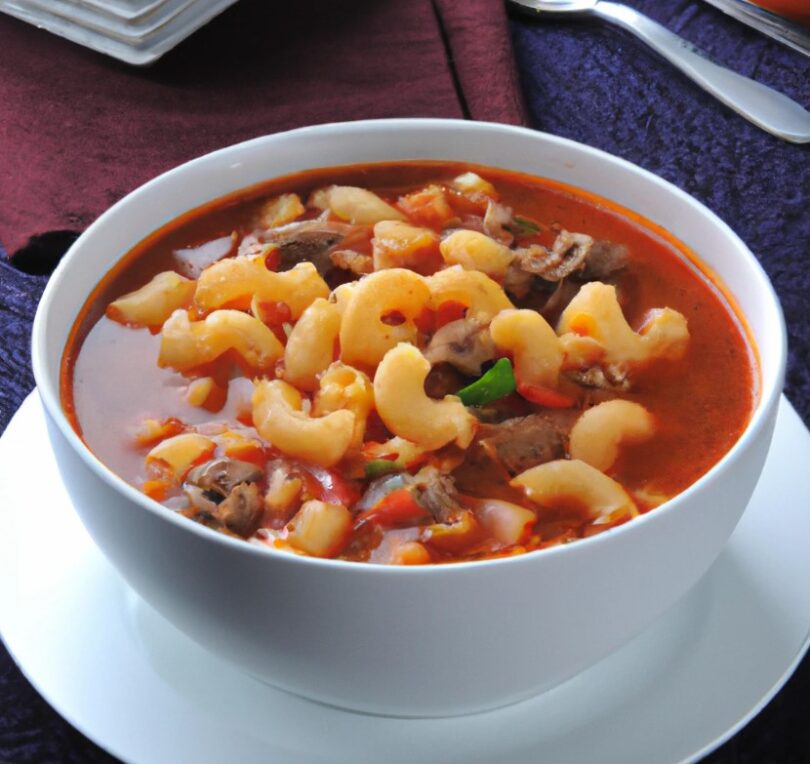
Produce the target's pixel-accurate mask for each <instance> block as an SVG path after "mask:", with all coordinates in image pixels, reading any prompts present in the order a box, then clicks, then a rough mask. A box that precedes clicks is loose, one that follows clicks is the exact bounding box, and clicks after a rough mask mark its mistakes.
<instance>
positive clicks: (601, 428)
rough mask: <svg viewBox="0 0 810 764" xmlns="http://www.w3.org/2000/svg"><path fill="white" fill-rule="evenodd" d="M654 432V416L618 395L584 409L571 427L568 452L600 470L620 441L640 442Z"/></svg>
mask: <svg viewBox="0 0 810 764" xmlns="http://www.w3.org/2000/svg"><path fill="white" fill-rule="evenodd" d="M654 434H655V417H653V415H652V414H650V412H649V411H647V409H645V408H644V406H642V405H641V404H639V403H634V402H633V401H626V400H622V399H620V398H617V399H615V400H612V401H604V402H603V403H600V404H598V405H596V406H594V407H593V408H590V409H588V410H587V411H584V412H583V413H582V414H581V415H580V417H579V419H577V421H576V423H575V424H574V426H573V427H572V428H571V435H570V440H569V449H568V450H569V453H570V454H571V458H572V459H580V460H581V461H583V462H586V463H587V464H590V465H591V466H592V467H595V468H596V469H598V470H601V471H602V472H605V471H607V470H609V469H610V468H611V467H612V466H613V463H614V462H615V461H616V457H617V456H618V455H619V446H620V445H621V444H622V443H640V442H642V441H645V440H648V439H649V438H651V437H652V436H653V435H654Z"/></svg>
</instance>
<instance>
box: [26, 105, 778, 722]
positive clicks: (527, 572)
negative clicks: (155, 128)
mask: <svg viewBox="0 0 810 764" xmlns="http://www.w3.org/2000/svg"><path fill="white" fill-rule="evenodd" d="M416 158H419V159H445V160H460V161H469V162H474V163H476V164H482V165H491V166H495V167H503V168H508V169H514V170H520V171H522V172H527V173H531V174H533V175H539V176H545V177H549V178H554V179H557V180H561V181H564V182H566V183H570V184H573V185H575V186H579V187H581V188H584V189H587V190H588V191H591V192H594V193H596V194H599V195H602V196H604V197H607V198H609V199H612V200H613V201H615V202H618V203H619V204H621V205H624V206H625V207H627V208H629V209H631V210H635V211H636V212H638V213H640V214H641V215H643V216H645V217H646V218H648V219H650V220H651V221H653V222H655V223H657V224H659V225H661V226H663V227H664V228H666V229H667V230H669V231H670V232H672V233H673V234H674V235H675V236H677V237H678V238H680V239H681V241H683V242H684V243H685V244H686V245H687V246H689V247H690V248H692V249H693V250H694V251H695V252H696V253H699V255H700V256H701V257H702V258H703V259H704V260H705V262H706V263H707V264H708V265H709V266H710V268H711V269H712V270H714V271H715V272H716V273H717V274H718V275H719V276H720V278H721V279H722V280H723V281H724V282H725V284H726V285H727V287H728V288H729V290H730V291H731V293H732V294H733V295H734V296H735V297H736V300H737V301H738V303H739V306H740V308H741V310H742V312H743V313H744V315H745V316H746V319H747V321H748V324H749V326H750V330H751V332H752V334H753V337H754V339H755V342H756V345H757V348H758V353H759V357H760V362H761V370H762V390H761V400H760V402H759V405H758V407H757V409H756V412H755V414H754V416H753V418H752V420H751V422H750V424H749V426H748V428H747V429H746V431H745V433H744V435H743V436H742V437H741V438H740V440H739V441H738V442H737V444H736V445H735V446H734V447H733V448H732V449H731V451H730V452H729V453H728V454H727V455H726V456H725V457H724V458H723V459H722V460H721V461H720V463H718V464H717V465H716V466H715V467H714V468H713V469H712V470H711V471H710V472H709V473H708V474H706V475H705V476H704V477H703V478H701V479H700V480H698V481H697V483H695V484H694V485H692V486H691V487H690V488H689V489H688V490H686V491H685V492H684V493H682V494H681V495H679V496H678V497H677V498H675V499H674V500H673V501H671V502H669V503H668V504H666V505H665V506H663V507H661V508H659V509H656V510H655V511H653V512H651V513H649V514H647V515H645V516H643V517H641V518H639V519H636V520H634V521H633V522H631V523H628V524H627V525H624V526H622V527H620V528H618V529H615V530H613V531H611V532H609V533H605V534H602V535H598V536H595V537H592V538H590V539H586V540H582V541H580V542H578V543H575V544H572V545H568V546H562V547H557V548H552V549H549V550H545V551H541V552H533V553H529V554H525V555H521V556H517V557H511V558H507V559H496V560H489V561H483V562H474V563H459V564H454V565H444V566H424V567H396V566H391V567H384V566H375V565H367V564H358V563H347V562H342V561H336V560H320V559H313V558H306V557H300V556H297V555H291V554H286V553H283V552H276V551H272V550H265V549H261V548H258V547H255V546H252V545H248V544H246V543H244V542H242V541H238V540H234V539H231V538H227V537H225V536H223V535H220V534H218V533H215V532H213V531H210V530H208V529H206V528H204V527H202V526H200V525H197V524H195V523H191V522H189V521H188V520H185V519H184V518H182V517H179V516H177V515H175V514H173V513H172V512H170V511H169V510H167V509H165V508H163V507H162V506H160V505H159V504H157V503H154V502H152V501H151V500H150V499H148V498H147V497H146V496H144V495H143V494H141V493H140V492H138V491H137V490H135V489H134V488H132V487H131V486H129V485H127V484H126V483H125V482H124V481H123V480H121V479H119V478H118V477H117V476H116V475H114V474H113V473H112V472H110V470H109V469H107V468H106V467H105V466H104V465H103V464H102V463H101V462H99V461H98V459H96V458H95V457H94V456H93V455H92V454H91V453H90V452H89V451H88V449H87V448H85V446H84V445H83V444H82V442H81V441H80V440H79V438H78V437H77V436H76V433H75V432H74V431H73V429H72V428H71V426H70V424H69V423H68V421H67V419H66V418H65V415H64V414H63V412H62V409H61V406H60V403H59V366H60V360H61V357H62V352H63V350H64V347H65V342H66V340H67V337H68V332H69V330H70V327H71V324H72V323H73V321H74V318H75V317H76V315H77V313H78V311H79V309H80V308H81V306H82V303H83V302H84V300H85V298H86V296H87V295H88V294H89V293H90V291H91V290H92V289H93V287H94V286H95V285H96V283H97V282H98V281H99V280H100V278H101V277H102V276H103V275H104V274H105V273H106V272H107V270H108V269H109V268H110V267H111V266H112V265H113V264H114V263H115V262H116V261H117V260H118V259H119V258H120V257H121V256H122V255H123V254H124V253H126V252H127V251H128V250H129V249H130V248H131V247H132V246H134V245H135V244H137V243H138V242H139V241H141V239H143V238H144V237H145V236H146V235H147V234H148V233H150V232H151V231H153V230H154V229H156V228H159V227H160V226H162V225H163V224H164V223H166V222H168V221H170V220H172V219H173V218H175V217H176V216H177V215H179V214H180V213H183V212H186V211H187V210H189V209H192V208H194V207H197V206H199V205H201V204H203V203H205V202H208V201H209V200H211V199H215V198H217V197H221V196H223V195H225V194H228V193H230V192H232V191H235V190H238V189H240V188H243V187H245V186H250V185H252V184H255V183H258V182H260V181H263V180H266V179H270V178H273V177H275V176H279V175H285V174H288V173H292V172H296V171H299V170H306V169H309V168H315V167H321V166H330V165H340V164H352V163H359V162H374V161H385V160H397V159H416ZM33 363H34V373H35V376H36V380H37V385H38V387H39V392H40V395H41V396H42V400H43V401H44V404H45V408H46V410H47V418H48V424H49V431H50V436H51V440H52V444H53V448H54V450H55V452H56V456H57V459H58V462H59V465H60V468H61V470H62V474H63V476H64V480H65V483H66V485H67V487H68V489H69V491H70V494H71V496H72V498H73V501H74V503H75V506H76V510H77V511H78V513H79V515H80V516H81V518H82V521H83V522H84V524H85V525H86V527H87V529H88V530H89V531H90V533H91V535H92V537H93V538H94V539H95V541H96V543H97V544H98V545H99V547H100V548H101V549H102V550H103V551H104V553H105V554H106V555H107V557H108V558H109V559H110V560H111V561H112V563H113V564H114V565H115V566H116V567H117V568H118V570H119V571H120V572H121V573H122V575H123V576H124V578H125V579H126V580H127V581H128V582H129V584H130V585H131V586H132V587H133V588H134V589H135V591H137V592H138V593H139V594H140V595H141V596H142V597H143V598H144V599H145V600H146V601H147V602H149V603H150V604H151V605H152V606H153V607H155V608H156V609H157V610H158V611H159V612H160V613H162V614H163V615H164V616H165V617H166V618H168V619H169V620H170V621H171V622H172V623H174V624H175V625H176V626H178V627H179V628H180V629H181V630H182V631H184V632H185V633H187V634H188V635H190V636H191V637H192V638H194V639H195V640H196V641H197V642H199V643H200V644H202V645H204V646H205V647H207V648H209V649H210V650H211V651H213V652H215V653H217V654H219V655H221V656H224V657H227V658H229V659H230V660H232V661H233V662H234V663H235V664H237V665H239V666H240V667H242V668H243V669H244V670H245V671H247V672H250V673H251V674H253V675H255V676H257V677H259V678H261V679H263V680H265V681H267V682H269V683H271V684H273V685H276V686H277V687H280V688H283V689H287V690H290V691H292V692H294V693H298V694H301V695H304V696H307V697H310V698H314V699H317V700H320V701H323V702H325V703H329V704H335V705H338V706H345V707H349V708H353V709H357V710H362V711H368V712H372V713H382V714H396V715H407V716H438V715H449V714H460V713H466V712H473V711H479V710H483V709H487V708H492V707H496V706H499V705H503V704H506V703H511V702H513V701H517V700H520V699H522V698H525V697H528V696H530V695H532V694H535V693H537V692H539V691H542V690H544V689H547V688H550V687H552V686H553V685H555V684H558V683H560V682H562V681H563V680H565V679H566V678H568V677H571V676H573V675H574V674H576V673H577V672H579V671H581V670H583V669H585V668H586V667H588V666H589V665H591V664H593V663H594V662H596V661H598V660H599V659H600V658H602V657H603V656H605V655H607V654H608V653H610V652H611V651H613V650H614V649H616V648H617V647H619V646H620V645H622V644H623V643H625V642H627V641H628V640H629V639H630V638H631V637H633V636H634V635H635V634H637V633H638V632H639V631H641V630H642V629H643V628H644V627H645V626H647V625H648V624H650V623H651V622H652V621H653V620H654V619H655V618H656V617H657V616H658V615H660V614H661V613H662V612H663V611H665V610H666V609H667V608H669V607H670V606H671V605H672V604H673V603H674V602H675V601H676V600H677V599H679V598H680V597H681V596H682V595H683V594H684V593H685V592H686V591H687V590H688V589H689V588H690V587H691V586H692V585H693V584H694V583H695V582H696V581H697V580H698V579H699V578H700V576H701V575H703V573H704V572H705V571H706V569H707V568H708V567H709V566H710V565H711V563H712V561H713V560H714V559H715V558H716V556H717V555H718V553H719V552H720V549H721V548H722V546H723V544H724V543H725V541H726V540H727V538H728V537H729V535H730V534H731V531H732V530H733V528H734V526H735V525H736V523H737V521H738V520H739V518H740V516H741V514H742V512H743V510H744V508H745V506H746V504H747V502H748V499H749V497H750V495H751V493H752V491H753V489H754V485H755V484H756V482H757V479H758V477H759V474H760V471H761V468H762V465H763V462H764V460H765V456H766V452H767V450H768V446H769V444H770V440H771V434H772V431H773V427H774V422H775V416H776V409H777V404H778V399H779V393H780V389H781V384H782V378H783V372H784V363H785V332H784V326H783V321H782V316H781V311H780V309H779V305H778V302H777V299H776V297H775V295H774V293H773V290H772V288H771V286H770V284H769V282H768V280H767V278H766V276H765V274H764V273H763V271H762V269H761V268H760V266H759V265H758V263H757V262H756V260H755V259H754V257H753V256H752V255H751V253H750V252H749V251H748V249H747V248H746V247H745V245H744V244H743V243H742V242H741V241H740V239H739V238H737V236H736V235H735V234H734V233H733V232H732V231H731V230H730V229H729V228H728V227H727V226H726V225H725V224H724V223H722V222H721V221H720V220H719V219H718V218H717V217H716V216H715V215H713V214H712V213H711V212H709V211H708V210H706V209H705V208H704V207H702V206H701V205H700V204H698V203H697V202H696V201H695V200H693V199H692V198H691V197H689V196H688V195H686V194H684V193H683V192H681V191H679V190H678V189H677V188H675V187H673V186H671V185H670V184H668V183H666V182H664V181H663V180H661V179H659V178H657V177H655V176H654V175H651V174H650V173H648V172H645V171H644V170H641V169H639V168H638V167H635V166H634V165H631V164H629V163H627V162H625V161H622V160H620V159H617V158H615V157H612V156H609V155H608V154H604V153H602V152H600V151H596V150H594V149H592V148H588V147H586V146H582V145H579V144H576V143H573V142H571V141H567V140H564V139H562V138H556V137H553V136H549V135H544V134H542V133H538V132H534V131H531V130H525V129H520V128H514V127H507V126H503V125H495V124H482V123H475V122H461V121H444V120H385V121H373V122H372V121H369V122H355V123H345V124H335V125H325V126H320V127H312V128H304V129H301V130H295V131H292V132H288V133H282V134H279V135H271V136H267V137H264V138H258V139H256V140H252V141H248V142H247V143H242V144H240V145H237V146H232V147H229V148H226V149H223V150H221V151H217V152H214V153H213V154H209V155H207V156H204V157H201V158H200V159H197V160H194V161H193V162H189V163H188V164H186V165H183V166H182V167H179V168H177V169H174V170H172V171H170V172H168V173H166V174H165V175H162V176H160V177H159V178H157V179H155V180H153V181H151V182H150V183H147V184H146V185H145V186H143V187H142V188H140V189H138V190H137V191H135V192H133V193H132V194H130V195H129V196H127V197H126V198H125V199H123V200H122V201H120V202H119V203H118V204H116V205H115V206H114V207H112V208H111V209H110V210H109V211H107V212H106V213H105V214H104V215H102V216H101V217H100V218H99V219H98V220H97V221H96V222H95V223H94V224H93V225H92V226H91V227H90V228H89V229H88V230H87V231H86V233H84V234H83V235H82V236H81V237H80V238H79V239H78V241H77V242H76V243H75V244H74V245H73V247H72V248H71V250H70V252H69V253H68V254H67V255H66V256H65V258H64V260H63V261H62V263H61V264H60V266H59V268H58V269H57V271H56V272H55V273H54V275H53V276H52V278H51V280H50V283H49V284H48V287H47V289H46V290H45V294H44V295H43V298H42V302H41V304H40V307H39V311H38V313H37V316H36V321H35V324H34V334H33ZM99 628H104V626H103V624H99ZM223 702H226V703H227V699H226V698H225V699H223Z"/></svg>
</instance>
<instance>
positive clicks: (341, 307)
mask: <svg viewBox="0 0 810 764" xmlns="http://www.w3.org/2000/svg"><path fill="white" fill-rule="evenodd" d="M359 284H360V281H347V282H346V283H345V284H339V285H338V286H336V287H335V288H334V289H333V290H332V293H331V294H330V295H329V302H330V303H331V304H332V305H334V306H335V307H336V308H337V309H338V311H339V313H340V315H341V316H342V315H343V314H344V313H345V312H346V308H347V307H349V303H350V302H351V299H352V297H353V296H354V292H355V290H356V289H357V286H358V285H359Z"/></svg>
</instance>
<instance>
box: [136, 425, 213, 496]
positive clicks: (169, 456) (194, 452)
mask: <svg viewBox="0 0 810 764" xmlns="http://www.w3.org/2000/svg"><path fill="white" fill-rule="evenodd" d="M215 448H216V443H214V441H213V440H211V439H210V438H206V437H205V436H204V435H199V434H198V433H196V432H183V433H180V434H179V435H174V436H172V437H170V438H166V439H165V440H162V441H161V442H160V443H158V444H157V445H156V446H155V447H154V448H153V449H152V450H151V451H150V452H149V453H148V454H147V455H146V466H147V468H149V467H152V468H153V469H154V468H157V470H158V471H159V472H160V474H161V476H162V477H165V478H168V479H169V480H170V481H171V482H172V483H173V484H175V485H179V484H180V483H181V482H182V481H183V478H185V476H186V475H187V474H188V472H189V470H191V468H192V467H194V466H196V465H197V464H200V463H201V462H204V461H205V460H206V459H208V458H209V457H210V456H211V455H212V454H213V453H214V449H215Z"/></svg>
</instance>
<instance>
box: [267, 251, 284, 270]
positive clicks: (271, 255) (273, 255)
mask: <svg viewBox="0 0 810 764" xmlns="http://www.w3.org/2000/svg"><path fill="white" fill-rule="evenodd" d="M264 265H265V267H266V268H267V270H268V271H277V270H278V267H279V266H280V265H281V249H280V248H279V247H272V248H270V249H269V250H268V252H267V254H266V255H265V256H264Z"/></svg>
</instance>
